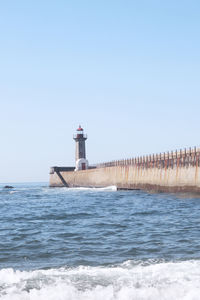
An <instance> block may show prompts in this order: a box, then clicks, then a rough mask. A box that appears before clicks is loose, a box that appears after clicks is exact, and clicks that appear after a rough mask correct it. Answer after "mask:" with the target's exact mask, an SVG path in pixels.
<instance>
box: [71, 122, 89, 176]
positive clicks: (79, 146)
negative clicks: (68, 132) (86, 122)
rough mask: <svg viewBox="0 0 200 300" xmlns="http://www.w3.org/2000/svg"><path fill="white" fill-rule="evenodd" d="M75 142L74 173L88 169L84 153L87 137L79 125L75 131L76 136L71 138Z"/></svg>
mask: <svg viewBox="0 0 200 300" xmlns="http://www.w3.org/2000/svg"><path fill="white" fill-rule="evenodd" d="M73 138H74V140H75V142H76V154H75V157H76V168H75V171H79V170H86V169H88V161H87V159H86V152H85V141H86V140H87V135H86V134H84V130H83V128H82V127H81V126H80V125H79V128H78V129H77V130H76V134H74V136H73Z"/></svg>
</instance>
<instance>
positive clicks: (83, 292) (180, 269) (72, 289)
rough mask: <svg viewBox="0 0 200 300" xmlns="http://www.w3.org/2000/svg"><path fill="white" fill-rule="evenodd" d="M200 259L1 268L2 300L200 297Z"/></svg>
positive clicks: (131, 299) (108, 299) (145, 299)
mask: <svg viewBox="0 0 200 300" xmlns="http://www.w3.org/2000/svg"><path fill="white" fill-rule="evenodd" d="M199 278H200V261H199V260H189V261H182V262H157V263H156V262H154V263H152V262H151V261H149V263H148V262H146V265H144V264H143V263H142V262H138V263H137V262H134V261H127V262H125V263H123V264H121V265H118V266H110V267H89V266H80V267H77V268H59V269H49V270H35V271H19V270H17V271H14V270H13V269H2V270H0V286H1V289H0V297H1V299H2V300H8V299H9V300H12V299H18V300H36V299H38V300H40V299H48V300H54V299H55V300H57V299H59V300H64V299H65V300H80V299H81V300H102V299H105V300H133V299H134V300H135V299H136V300H139V299H141V300H147V299H148V300H155V299H159V300H160V299H170V300H179V299H184V300H186V299H187V300H190V299H191V300H197V299H199V294H200V285H199Z"/></svg>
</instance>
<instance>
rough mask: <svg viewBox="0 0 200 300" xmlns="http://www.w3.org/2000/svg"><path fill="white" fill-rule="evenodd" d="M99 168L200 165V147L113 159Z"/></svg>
mask: <svg viewBox="0 0 200 300" xmlns="http://www.w3.org/2000/svg"><path fill="white" fill-rule="evenodd" d="M96 166H97V168H105V167H116V166H136V167H142V168H169V167H170V168H174V167H178V166H180V167H189V166H200V148H196V147H194V148H189V149H186V148H185V149H184V150H182V149H180V150H176V151H168V152H164V153H157V154H151V155H145V156H138V157H135V158H129V159H121V160H113V161H110V162H105V163H100V164H97V165H96Z"/></svg>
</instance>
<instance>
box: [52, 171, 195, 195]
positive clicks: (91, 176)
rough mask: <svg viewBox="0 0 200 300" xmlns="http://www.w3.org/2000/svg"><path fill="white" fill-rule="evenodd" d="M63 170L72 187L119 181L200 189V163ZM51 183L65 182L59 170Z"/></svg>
mask: <svg viewBox="0 0 200 300" xmlns="http://www.w3.org/2000/svg"><path fill="white" fill-rule="evenodd" d="M60 174H61V176H62V177H63V178H64V181H65V182H66V183H67V185H68V186H69V187H74V186H83V187H105V186H110V185H115V186H117V188H119V189H146V190H153V191H168V192H177V191H193V192H200V168H199V167H188V168H187V167H182V168H174V169H171V168H168V169H158V168H151V169H143V168H141V167H135V166H123V167H121V166H115V167H107V168H106V167H105V168H99V169H91V170H85V171H77V172H60ZM50 186H52V187H53V186H54V187H55V186H64V184H63V182H62V181H61V180H60V177H59V176H58V174H57V173H56V172H55V173H54V174H50Z"/></svg>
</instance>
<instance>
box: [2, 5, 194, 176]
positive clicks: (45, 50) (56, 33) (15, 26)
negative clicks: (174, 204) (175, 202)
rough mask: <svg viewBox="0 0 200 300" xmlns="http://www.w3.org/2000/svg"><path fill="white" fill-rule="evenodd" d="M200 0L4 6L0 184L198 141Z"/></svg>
mask: <svg viewBox="0 0 200 300" xmlns="http://www.w3.org/2000/svg"><path fill="white" fill-rule="evenodd" d="M199 13H200V2H199V1H193V0H190V1H189V0H188V1H184V0H176V1H174V0H167V1H156V0H155V1H154V0H146V1H145V0H137V1H134V0H130V1H128V0H123V1H122V0H121V1H117V0H109V1H107V0H106V1H104V0H101V1H92V0H91V1H87V0H85V1H82V0H79V1H76V0H74V1H67V0H57V1H55V0H54V1H51V0H48V1H47V0H42V1H41V0H34V1H33V0H32V1H31V0H30V1H27V0H24V1H22V0H18V1H15V0H6V1H1V4H0V122H1V124H0V125H1V126H0V131H1V134H0V136H1V148H0V182H17V181H18V182H20V181H48V172H49V167H50V166H53V165H60V166H61V165H62V166H67V165H74V157H75V154H74V151H75V145H74V141H73V139H72V135H73V133H74V131H75V129H76V128H77V126H78V125H79V123H80V124H81V125H82V126H83V127H84V129H85V132H86V133H87V134H88V141H87V157H88V159H89V162H90V163H96V162H103V161H109V160H113V159H120V158H129V157H134V156H137V155H144V154H150V153H156V152H163V151H167V150H175V149H179V148H183V147H189V146H194V145H196V146H199V145H200V142H199V136H200V134H199V132H200V121H199V120H200V117H199V115H200V38H199V37H200V18H199Z"/></svg>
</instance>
